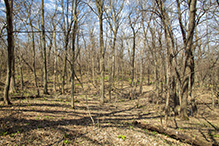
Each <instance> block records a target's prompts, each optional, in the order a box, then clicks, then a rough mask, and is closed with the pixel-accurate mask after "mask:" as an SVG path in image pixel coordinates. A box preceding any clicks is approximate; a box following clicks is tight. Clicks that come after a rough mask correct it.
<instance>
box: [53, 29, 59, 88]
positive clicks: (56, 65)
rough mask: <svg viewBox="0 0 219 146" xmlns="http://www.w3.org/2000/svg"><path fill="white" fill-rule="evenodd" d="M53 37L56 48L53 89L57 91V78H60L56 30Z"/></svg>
mask: <svg viewBox="0 0 219 146" xmlns="http://www.w3.org/2000/svg"><path fill="white" fill-rule="evenodd" d="M54 30H56V27H54ZM53 39H54V50H55V61H54V80H53V90H54V91H55V92H56V82H57V79H58V76H57V70H58V68H57V67H58V64H57V61H58V60H57V59H58V50H57V45H56V32H54V33H53Z"/></svg>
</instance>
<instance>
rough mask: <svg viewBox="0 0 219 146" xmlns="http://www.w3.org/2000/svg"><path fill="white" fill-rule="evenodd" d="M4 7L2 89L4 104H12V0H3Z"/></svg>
mask: <svg viewBox="0 0 219 146" xmlns="http://www.w3.org/2000/svg"><path fill="white" fill-rule="evenodd" d="M4 2H5V7H6V17H7V36H8V38H7V42H8V47H7V51H8V54H7V78H6V83H5V89H4V102H5V104H6V105H9V104H12V103H11V102H10V99H9V95H8V94H9V87H10V80H11V67H12V61H13V57H14V56H13V47H14V46H13V45H14V42H13V18H12V14H13V12H12V11H13V0H11V1H9V0H4Z"/></svg>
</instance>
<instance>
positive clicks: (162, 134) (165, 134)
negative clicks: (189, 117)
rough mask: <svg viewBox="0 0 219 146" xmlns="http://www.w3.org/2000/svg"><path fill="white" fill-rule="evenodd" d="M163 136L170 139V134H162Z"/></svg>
mask: <svg viewBox="0 0 219 146" xmlns="http://www.w3.org/2000/svg"><path fill="white" fill-rule="evenodd" d="M162 135H164V136H166V137H170V136H169V135H168V134H162Z"/></svg>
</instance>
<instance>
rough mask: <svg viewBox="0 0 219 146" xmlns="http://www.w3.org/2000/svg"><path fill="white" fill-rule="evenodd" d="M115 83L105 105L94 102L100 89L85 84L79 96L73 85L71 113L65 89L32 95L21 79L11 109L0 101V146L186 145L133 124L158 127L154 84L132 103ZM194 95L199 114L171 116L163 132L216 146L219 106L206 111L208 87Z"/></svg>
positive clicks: (127, 91)
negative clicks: (184, 118) (183, 117)
mask: <svg viewBox="0 0 219 146" xmlns="http://www.w3.org/2000/svg"><path fill="white" fill-rule="evenodd" d="M3 82H4V81H3V80H2V81H0V98H1V97H3V88H4V83H3ZM28 82H29V83H28ZM68 84H69V85H70V83H68ZM117 84H118V85H117ZM120 84H121V83H119V82H115V87H116V88H115V89H114V91H113V96H112V99H111V101H109V100H108V95H107V94H106V99H107V100H108V101H107V102H106V103H105V104H104V105H100V104H99V97H98V95H97V93H98V90H99V88H98V89H97V88H94V87H93V86H92V84H90V85H89V86H88V85H86V84H85V83H84V89H85V92H82V89H81V88H80V86H79V84H76V97H75V98H76V99H75V101H76V103H75V106H76V108H75V109H71V106H70V100H71V99H70V86H69V85H66V86H65V87H66V94H64V95H63V94H62V95H61V94H58V92H53V91H52V82H49V93H50V95H43V94H42V93H41V94H40V96H35V95H36V89H35V87H34V85H33V83H31V81H30V80H29V81H28V80H27V79H26V82H25V89H24V90H23V91H19V92H17V93H10V97H11V101H12V103H13V105H12V106H5V105H3V101H0V145H88V146H90V145H108V146H112V145H115V146H118V145H121V146H134V145H157V146H160V145H182V146H184V145H189V144H187V143H186V142H185V141H179V140H176V139H173V138H171V137H170V136H169V135H166V134H160V133H157V132H155V131H149V130H146V129H142V128H138V127H136V126H135V125H134V124H132V123H133V121H135V120H136V121H138V122H141V123H148V124H152V125H162V124H161V120H162V119H163V120H162V121H164V118H163V116H164V112H163V111H162V108H161V107H163V106H164V105H165V100H164V99H162V98H161V97H160V98H159V101H158V100H157V99H155V98H154V97H155V94H154V87H153V84H152V85H144V86H143V92H144V94H143V95H138V94H136V95H135V97H136V98H135V99H130V98H129V97H130V92H132V90H130V88H131V87H130V85H129V80H127V81H126V82H125V83H124V86H123V89H121V88H120ZM40 89H41V90H42V87H41V88H40ZM138 90H139V87H138V88H137V91H138ZM84 93H86V94H87V95H84ZM106 93H108V92H107V90H106ZM196 94H197V97H196V100H197V102H198V115H197V116H196V117H192V116H191V115H190V114H189V120H188V121H185V120H182V119H180V117H176V118H175V120H174V116H173V113H172V112H171V116H170V117H169V119H168V126H167V128H168V129H174V130H176V131H178V132H179V133H182V134H185V135H189V136H192V137H198V138H199V139H201V140H203V141H206V142H211V143H212V144H215V145H218V144H219V105H218V104H217V105H216V106H215V108H214V109H213V108H212V107H211V98H210V91H209V90H207V89H206V90H204V89H200V90H198V92H197V93H196ZM86 99H87V102H86ZM86 103H87V104H86ZM189 107H190V106H188V112H189V111H190V109H189Z"/></svg>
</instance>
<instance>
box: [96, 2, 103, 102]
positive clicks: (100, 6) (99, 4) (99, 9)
mask: <svg viewBox="0 0 219 146" xmlns="http://www.w3.org/2000/svg"><path fill="white" fill-rule="evenodd" d="M95 4H96V7H97V12H98V14H97V16H98V19H99V33H100V34H99V36H100V38H99V41H100V42H99V43H100V74H101V81H100V82H101V85H100V103H101V104H103V103H104V70H105V69H104V68H105V66H104V54H105V53H104V44H103V6H104V0H95Z"/></svg>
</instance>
